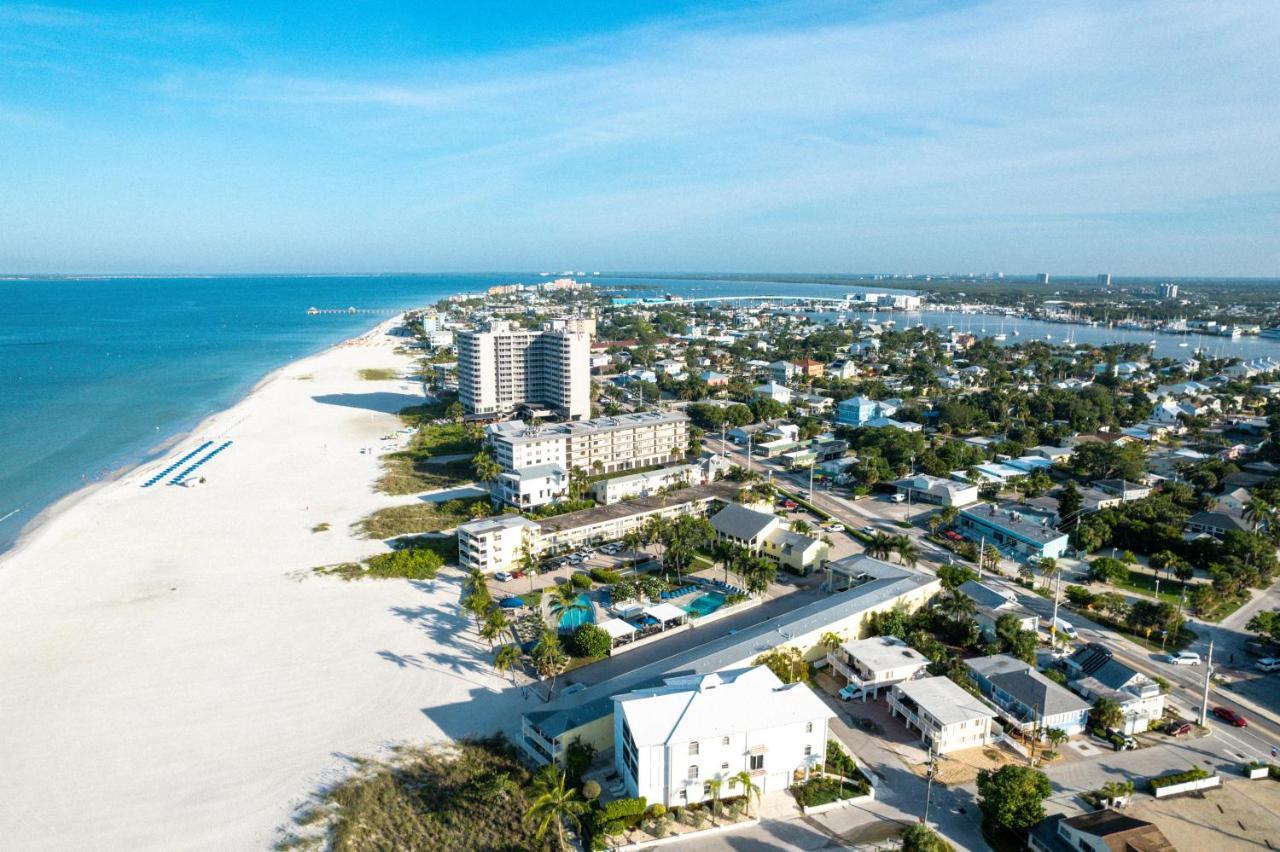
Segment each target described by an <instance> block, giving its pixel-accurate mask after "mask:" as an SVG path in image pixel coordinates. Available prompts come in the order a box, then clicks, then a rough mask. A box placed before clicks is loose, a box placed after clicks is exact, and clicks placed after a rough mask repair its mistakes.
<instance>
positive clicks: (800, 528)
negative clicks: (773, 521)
mask: <svg viewBox="0 0 1280 852" xmlns="http://www.w3.org/2000/svg"><path fill="white" fill-rule="evenodd" d="M791 531H792V532H793V533H799V534H800V535H808V534H809V533H811V532H813V527H812V526H811V525H810V524H809V522H808V521H806V520H795V521H792V522H791Z"/></svg>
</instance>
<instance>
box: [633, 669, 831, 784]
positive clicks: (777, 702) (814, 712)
mask: <svg viewBox="0 0 1280 852" xmlns="http://www.w3.org/2000/svg"><path fill="white" fill-rule="evenodd" d="M613 701H614V705H615V712H614V714H613V720H614V756H615V757H614V760H615V763H616V767H617V770H618V773H619V774H620V775H621V776H622V778H623V781H624V783H625V784H626V786H627V792H628V794H629V795H631V796H644V797H645V798H646V799H647V800H648V801H650V802H661V803H662V804H664V805H666V806H667V807H676V806H683V805H686V804H689V803H691V802H701V801H705V800H708V799H710V798H711V797H712V793H711V784H710V782H711V781H712V780H713V779H719V780H720V781H721V782H722V786H721V788H720V795H721V796H723V797H731V796H740V795H742V789H741V787H740V786H739V785H738V782H737V779H736V778H735V776H736V775H737V774H738V773H739V772H747V773H749V774H750V776H751V780H752V783H753V784H755V785H756V786H757V787H759V788H760V794H761V795H766V794H768V793H773V792H777V791H779V790H785V789H787V787H789V786H790V785H791V783H792V780H793V779H794V778H795V777H796V776H797V775H798V776H799V777H805V776H806V775H808V773H809V772H811V771H813V770H814V769H815V768H816V766H817V765H818V764H820V763H822V762H823V761H824V760H825V758H826V751H827V722H828V720H830V719H831V718H832V717H833V716H834V715H835V714H833V713H832V712H831V709H830V708H829V707H827V705H826V704H825V703H824V702H823V701H822V699H820V698H818V696H817V695H815V694H814V692H813V690H812V689H810V688H809V687H808V686H807V685H806V684H803V683H793V684H787V685H784V684H783V683H782V681H780V680H778V676H777V675H775V674H774V673H773V672H772V671H770V670H769V669H768V667H766V666H756V667H754V668H747V669H738V670H736V671H720V672H713V673H711V674H704V675H691V676H686V677H674V678H669V679H667V680H666V681H665V682H664V683H663V684H662V685H661V686H655V687H649V688H641V689H637V690H635V691H633V692H628V693H625V694H622V695H616V696H614V697H613Z"/></svg>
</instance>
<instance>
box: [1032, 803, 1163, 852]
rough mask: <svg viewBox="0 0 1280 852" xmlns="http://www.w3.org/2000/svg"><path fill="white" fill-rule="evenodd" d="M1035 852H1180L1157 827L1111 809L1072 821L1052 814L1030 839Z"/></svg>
mask: <svg viewBox="0 0 1280 852" xmlns="http://www.w3.org/2000/svg"><path fill="white" fill-rule="evenodd" d="M1027 848H1028V849H1030V850H1031V851H1032V852H1177V850H1176V849H1174V846H1173V844H1172V843H1170V842H1169V838H1167V837H1165V836H1164V832H1162V831H1161V830H1160V829H1159V827H1157V826H1156V825H1155V823H1150V822H1147V821H1146V820H1143V819H1138V818H1137V817H1131V816H1129V815H1127V814H1124V813H1121V812H1120V811H1117V810H1112V809H1111V808H1104V809H1102V810H1100V811H1093V812H1092V813H1086V814H1080V815H1079V816H1073V817H1068V816H1067V815H1066V814H1051V815H1050V816H1047V817H1045V818H1044V819H1042V820H1040V822H1039V823H1037V824H1036V825H1035V826H1034V827H1033V828H1032V829H1031V833H1030V835H1029V836H1028V837H1027Z"/></svg>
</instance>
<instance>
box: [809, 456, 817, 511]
mask: <svg viewBox="0 0 1280 852" xmlns="http://www.w3.org/2000/svg"><path fill="white" fill-rule="evenodd" d="M814 461H817V459H815V460H814ZM815 467H817V465H816V464H814V463H813V462H810V463H809V502H810V503H812V502H813V469H814V468H815Z"/></svg>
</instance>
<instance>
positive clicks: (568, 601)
mask: <svg viewBox="0 0 1280 852" xmlns="http://www.w3.org/2000/svg"><path fill="white" fill-rule="evenodd" d="M549 609H550V610H551V616H552V617H553V618H554V619H556V623H557V624H560V623H563V621H564V620H565V616H569V617H570V618H572V617H573V616H574V615H577V614H578V613H585V612H590V611H591V602H590V601H586V600H583V597H582V593H581V592H579V591H578V590H577V589H576V588H575V587H574V586H573V584H572V583H565V584H563V585H560V586H556V587H555V589H554V590H553V591H552V592H551V603H550V606H549Z"/></svg>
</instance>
